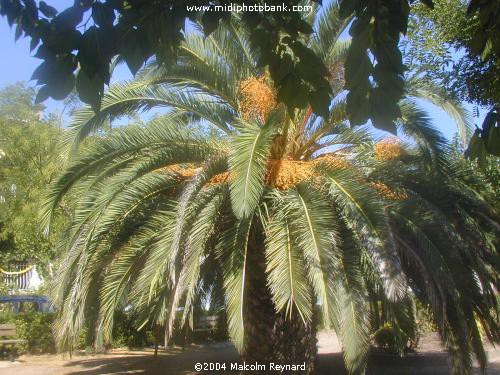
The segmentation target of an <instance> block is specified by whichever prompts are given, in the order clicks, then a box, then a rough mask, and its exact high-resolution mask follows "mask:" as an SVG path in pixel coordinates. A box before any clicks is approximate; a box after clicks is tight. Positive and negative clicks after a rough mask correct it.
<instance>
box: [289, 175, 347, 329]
mask: <svg viewBox="0 0 500 375" xmlns="http://www.w3.org/2000/svg"><path fill="white" fill-rule="evenodd" d="M314 192H315V191H314V190H313V189H312V187H311V186H308V185H299V186H297V187H296V189H294V190H290V191H289V192H288V194H287V195H285V196H284V210H286V216H287V217H288V219H289V223H290V228H291V231H290V233H291V234H292V238H293V239H292V242H294V243H296V244H297V247H298V248H299V249H300V251H301V252H302V253H303V256H304V259H305V263H306V272H307V276H308V279H309V282H310V283H311V285H312V287H313V289H314V292H315V294H316V296H317V297H318V298H319V299H320V301H321V311H322V313H323V318H324V321H325V322H326V324H327V325H330V324H332V322H333V316H332V308H333V298H334V296H333V285H332V282H333V281H332V277H331V275H332V274H334V272H335V252H336V246H337V244H336V241H337V240H338V238H337V234H336V223H335V217H334V215H333V211H332V207H331V205H330V202H329V201H327V200H325V199H324V198H323V197H321V195H319V194H317V193H316V194H314Z"/></svg>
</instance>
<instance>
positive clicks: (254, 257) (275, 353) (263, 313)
mask: <svg viewBox="0 0 500 375" xmlns="http://www.w3.org/2000/svg"><path fill="white" fill-rule="evenodd" d="M252 232H254V233H253V235H252V238H251V241H250V244H249V249H248V268H247V270H248V279H247V283H248V284H247V289H246V292H245V293H246V296H245V305H246V309H245V316H244V319H245V323H244V328H245V342H244V349H243V354H242V358H243V361H244V362H245V363H246V364H250V365H253V364H255V363H258V364H262V365H264V366H265V370H263V371H260V372H259V371H255V370H252V371H247V372H245V371H243V372H242V373H243V374H246V373H248V374H250V373H252V374H255V373H262V374H272V373H273V371H272V370H270V366H269V364H270V363H274V364H279V365H304V364H305V370H300V371H293V370H292V371H286V370H285V371H283V372H280V373H281V374H287V373H290V374H292V373H293V374H307V375H309V374H314V373H315V364H316V356H317V340H316V333H317V325H316V321H315V319H313V322H310V323H307V324H304V322H303V321H302V319H301V318H300V316H299V315H298V313H296V312H294V313H292V314H291V316H286V315H285V313H284V312H279V313H278V312H276V310H275V308H274V305H273V303H272V300H271V292H270V290H269V288H268V286H267V280H266V273H265V267H266V263H265V247H264V238H263V235H262V234H261V232H260V231H259V232H260V233H259V232H257V231H252ZM277 373H278V372H277Z"/></svg>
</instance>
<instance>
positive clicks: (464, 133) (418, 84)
mask: <svg viewBox="0 0 500 375" xmlns="http://www.w3.org/2000/svg"><path fill="white" fill-rule="evenodd" d="M406 90H407V95H408V96H409V97H413V98H417V99H422V100H425V101H428V102H430V103H432V104H434V105H435V106H437V107H439V108H441V109H442V110H443V111H445V112H446V113H447V114H448V115H449V116H450V117H451V118H452V119H453V120H454V121H455V124H456V125H457V130H458V133H459V134H460V140H461V141H462V145H466V144H467V143H468V141H469V138H470V136H471V135H472V130H473V128H474V126H473V121H472V117H471V115H470V113H469V112H468V111H467V109H465V107H464V106H463V104H462V103H460V101H459V100H457V99H455V98H453V97H452V96H451V95H450V94H448V93H447V92H446V91H445V90H444V89H443V88H442V87H438V86H437V85H436V84H434V83H432V82H429V81H428V80H423V79H421V78H417V77H413V78H411V79H409V80H407V82H406Z"/></svg>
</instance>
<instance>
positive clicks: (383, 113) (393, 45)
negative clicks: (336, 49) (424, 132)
mask: <svg viewBox="0 0 500 375" xmlns="http://www.w3.org/2000/svg"><path fill="white" fill-rule="evenodd" d="M352 13H354V14H355V19H354V21H353V23H352V25H351V29H350V31H349V32H350V34H351V36H352V38H353V39H352V43H351V46H350V48H349V53H348V56H347V60H346V63H345V71H346V76H345V78H346V88H347V89H348V90H349V94H348V96H347V111H348V114H349V120H350V122H351V125H353V126H355V125H360V124H363V123H365V122H366V121H367V120H368V119H371V120H372V123H373V125H374V126H375V127H377V128H379V129H383V130H386V131H389V132H392V133H395V132H396V127H395V125H394V121H395V120H396V119H397V118H398V117H399V116H400V115H401V112H400V109H399V105H398V102H399V100H401V98H402V97H403V94H404V85H403V73H404V71H405V66H404V65H403V63H402V55H401V52H400V50H399V38H400V34H404V33H406V28H407V24H408V15H409V5H408V2H407V1H406V0H405V1H393V0H383V1H380V2H378V3H377V5H376V6H373V5H372V3H371V2H370V1H367V0H343V1H342V2H341V4H340V14H341V15H342V16H343V17H348V16H350V15H351V14H352ZM370 55H371V56H370ZM372 56H373V60H374V62H372Z"/></svg>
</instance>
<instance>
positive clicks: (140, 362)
mask: <svg viewBox="0 0 500 375" xmlns="http://www.w3.org/2000/svg"><path fill="white" fill-rule="evenodd" d="M420 342H421V344H420V346H419V348H418V350H417V352H416V353H412V354H409V355H408V356H406V357H405V358H399V357H397V356H392V355H387V354H380V353H372V354H371V355H370V359H369V366H368V371H367V374H374V375H375V374H376V375H410V374H411V375H439V374H449V373H450V370H449V363H448V359H447V355H446V353H445V352H444V351H443V348H442V347H441V344H440V342H439V339H438V337H437V336H436V335H427V336H425V337H423V338H422V339H421V341H420ZM318 351H319V370H318V374H319V375H343V374H347V372H346V370H345V368H344V366H343V363H342V355H341V353H340V346H339V343H338V341H337V339H336V336H335V334H334V333H332V332H329V331H323V332H320V334H319V337H318ZM488 358H489V362H490V364H489V366H488V369H487V371H486V374H488V375H492V374H499V375H500V349H499V348H496V349H495V348H491V347H488ZM237 361H238V356H237V354H236V351H235V350H234V348H233V346H232V345H231V344H229V343H217V344H210V345H206V346H201V345H198V346H190V347H188V348H186V349H185V350H184V351H183V350H182V349H180V348H176V349H170V350H169V351H168V352H167V353H165V352H161V353H160V354H159V356H158V358H154V357H153V351H152V350H141V351H130V350H113V351H112V352H110V353H108V354H106V355H91V356H90V355H88V356H86V355H77V356H73V358H71V359H70V358H69V357H68V356H62V355H42V356H21V357H20V358H18V359H17V360H16V361H15V362H8V361H0V374H1V375H62V374H68V375H69V374H71V375H97V374H168V375H170V374H172V375H181V374H200V373H202V374H236V373H237V371H204V372H203V371H202V372H197V371H196V370H195V364H196V363H226V368H227V369H229V366H230V364H231V363H236V362H237ZM256 373H257V372H256ZM476 373H477V374H479V373H480V371H479V369H477V366H476Z"/></svg>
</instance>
